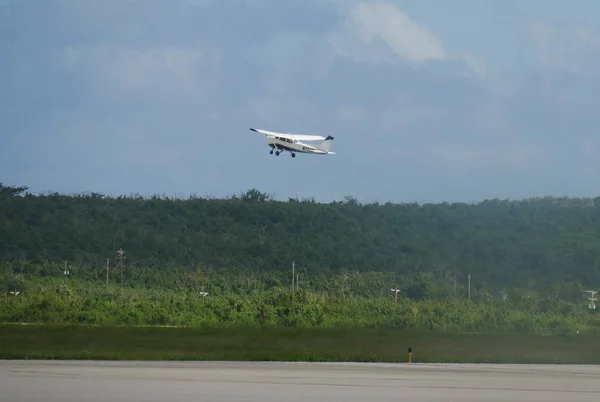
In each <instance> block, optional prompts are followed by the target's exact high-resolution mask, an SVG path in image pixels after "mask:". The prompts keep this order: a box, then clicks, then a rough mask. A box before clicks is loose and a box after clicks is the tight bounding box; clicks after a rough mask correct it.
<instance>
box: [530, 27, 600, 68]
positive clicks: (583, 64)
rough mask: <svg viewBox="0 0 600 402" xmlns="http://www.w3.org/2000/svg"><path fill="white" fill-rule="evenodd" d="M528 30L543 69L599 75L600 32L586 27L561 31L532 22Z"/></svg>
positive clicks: (559, 28)
mask: <svg viewBox="0 0 600 402" xmlns="http://www.w3.org/2000/svg"><path fill="white" fill-rule="evenodd" d="M528 28H529V35H530V38H531V42H532V46H533V49H534V51H535V54H536V55H537V58H538V61H539V62H540V63H541V64H542V66H544V67H546V68H552V69H557V70H562V71H566V72H569V73H573V74H598V69H599V68H600V32H597V31H592V30H590V29H587V28H583V27H558V26H553V25H551V24H548V23H545V22H542V21H531V22H530V23H529V25H528Z"/></svg>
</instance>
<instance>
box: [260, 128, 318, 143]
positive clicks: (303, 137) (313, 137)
mask: <svg viewBox="0 0 600 402" xmlns="http://www.w3.org/2000/svg"><path fill="white" fill-rule="evenodd" d="M250 131H255V132H257V133H261V134H264V135H267V136H269V137H282V138H289V139H290V140H304V141H319V140H321V141H322V140H324V139H325V137H321V136H320V135H305V134H287V133H278V132H275V131H267V130H262V129H260V128H251V129H250Z"/></svg>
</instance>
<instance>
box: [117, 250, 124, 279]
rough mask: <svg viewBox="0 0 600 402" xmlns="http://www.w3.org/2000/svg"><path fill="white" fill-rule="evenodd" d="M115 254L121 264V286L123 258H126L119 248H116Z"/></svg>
mask: <svg viewBox="0 0 600 402" xmlns="http://www.w3.org/2000/svg"><path fill="white" fill-rule="evenodd" d="M117 255H118V256H119V262H120V264H121V287H123V258H126V257H125V251H124V250H123V249H122V248H120V249H118V250H117Z"/></svg>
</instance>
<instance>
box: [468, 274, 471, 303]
mask: <svg viewBox="0 0 600 402" xmlns="http://www.w3.org/2000/svg"><path fill="white" fill-rule="evenodd" d="M467 278H468V279H469V300H471V274H469V275H468V276H467Z"/></svg>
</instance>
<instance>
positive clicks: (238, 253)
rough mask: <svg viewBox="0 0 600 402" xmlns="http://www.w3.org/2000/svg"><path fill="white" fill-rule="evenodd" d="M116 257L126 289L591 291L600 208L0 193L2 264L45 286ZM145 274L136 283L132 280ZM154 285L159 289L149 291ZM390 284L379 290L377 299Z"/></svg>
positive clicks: (570, 203)
mask: <svg viewBox="0 0 600 402" xmlns="http://www.w3.org/2000/svg"><path fill="white" fill-rule="evenodd" d="M119 248H122V249H124V250H125V251H126V255H127V260H126V262H127V271H126V275H127V281H128V282H129V283H131V281H136V280H142V278H145V279H144V280H145V281H150V280H153V281H156V280H158V281H159V282H160V279H157V278H162V277H163V275H166V276H167V277H171V278H172V277H173V275H174V276H175V277H177V278H182V277H183V276H184V275H185V273H187V272H190V271H194V270H195V269H196V268H198V267H201V268H202V269H206V268H212V269H214V270H216V271H218V272H221V273H225V271H227V272H236V273H239V272H242V271H243V272H250V273H253V274H255V273H258V274H265V273H277V272H279V273H281V272H288V271H289V270H290V264H291V262H292V260H295V261H296V263H297V266H298V268H299V269H300V272H301V273H311V274H318V273H320V274H323V275H325V276H328V277H329V276H331V274H332V273H335V272H339V271H341V270H347V271H360V272H367V271H377V272H390V273H395V274H397V275H399V276H414V275H417V274H419V273H422V272H423V273H430V274H433V275H434V276H435V278H436V279H437V280H438V281H440V282H443V283H446V284H448V283H452V286H453V284H454V282H457V283H459V284H461V285H464V283H465V281H466V276H467V275H468V274H472V278H473V283H474V286H476V287H478V288H482V289H485V290H486V291H487V292H496V291H497V289H499V288H509V287H510V288H514V287H524V286H528V287H530V288H531V287H532V286H538V289H540V286H549V285H554V284H559V283H567V282H574V283H580V284H582V285H583V286H598V285H600V198H595V199H567V198H549V197H548V198H541V199H534V200H525V201H501V200H490V201H485V202H481V203H479V204H473V205H469V204H462V203H453V204H438V205H418V204H391V203H385V204H378V203H371V204H362V203H360V202H358V201H357V200H355V199H353V198H352V197H347V198H346V199H345V200H343V201H340V202H333V203H328V204H325V203H317V202H314V201H313V200H303V201H299V200H289V201H286V202H281V201H275V200H272V199H270V198H269V197H268V196H267V195H266V194H263V193H261V192H259V191H257V190H250V191H247V192H245V193H243V194H241V195H240V196H233V197H231V198H229V199H211V198H201V197H191V198H190V199H185V200H181V199H172V198H168V197H158V196H155V197H150V198H143V197H141V196H130V197H125V196H121V197H116V198H114V197H113V198H111V197H106V196H103V195H101V194H95V193H92V194H83V195H62V194H48V195H34V194H30V193H28V192H26V188H25V187H10V186H2V185H0V259H1V260H2V261H11V262H21V263H23V262H25V261H27V262H28V263H23V264H22V268H18V269H20V270H22V272H25V271H26V270H29V271H26V273H35V274H37V275H42V276H46V275H53V274H54V272H56V271H52V272H50V271H49V270H48V267H49V265H50V264H52V263H55V262H62V261H63V260H66V261H68V262H69V263H70V264H71V265H74V266H78V267H82V266H87V267H93V268H91V270H88V271H87V272H82V271H81V270H80V271H79V273H78V275H84V276H85V277H86V278H87V279H92V280H96V279H99V278H101V277H102V275H103V269H102V267H103V266H104V265H105V261H106V259H107V258H110V259H111V260H114V259H115V257H116V251H117V250H118V249H119ZM141 272H143V273H141ZM155 284H157V285H161V286H162V285H164V284H161V283H155ZM389 285H390V284H387V285H386V288H388V287H389Z"/></svg>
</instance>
